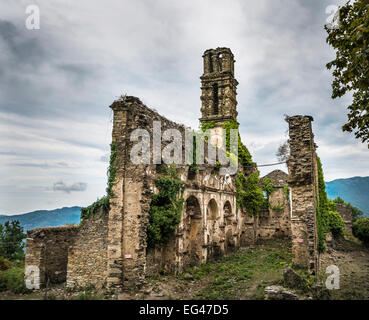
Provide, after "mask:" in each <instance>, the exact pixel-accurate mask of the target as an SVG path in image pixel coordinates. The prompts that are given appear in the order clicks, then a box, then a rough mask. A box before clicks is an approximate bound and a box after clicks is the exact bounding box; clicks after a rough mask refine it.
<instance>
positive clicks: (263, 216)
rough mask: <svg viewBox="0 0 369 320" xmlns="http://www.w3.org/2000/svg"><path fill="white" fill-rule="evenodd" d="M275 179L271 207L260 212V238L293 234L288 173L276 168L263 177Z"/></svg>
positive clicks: (270, 198)
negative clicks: (287, 193)
mask: <svg viewBox="0 0 369 320" xmlns="http://www.w3.org/2000/svg"><path fill="white" fill-rule="evenodd" d="M264 178H269V179H272V180H273V187H274V191H273V192H272V193H271V194H270V196H269V204H270V205H269V208H268V209H263V210H261V212H260V213H259V221H258V239H272V238H283V237H290V236H291V217H290V215H291V213H290V209H291V208H290V201H289V198H288V196H287V195H286V190H285V188H286V187H287V186H288V182H287V180H288V175H287V174H286V173H284V172H283V171H281V170H274V171H272V172H270V173H269V174H267V175H266V176H265V177H263V178H262V179H261V182H262V181H263V179H264Z"/></svg>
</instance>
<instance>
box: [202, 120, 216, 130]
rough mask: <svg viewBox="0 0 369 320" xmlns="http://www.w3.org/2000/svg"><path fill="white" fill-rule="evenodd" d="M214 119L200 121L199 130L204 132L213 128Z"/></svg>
mask: <svg viewBox="0 0 369 320" xmlns="http://www.w3.org/2000/svg"><path fill="white" fill-rule="evenodd" d="M215 125H216V124H215V121H203V122H201V130H202V131H203V132H205V131H206V130H209V129H213V128H215Z"/></svg>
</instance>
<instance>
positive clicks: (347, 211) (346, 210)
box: [336, 203, 352, 233]
mask: <svg viewBox="0 0 369 320" xmlns="http://www.w3.org/2000/svg"><path fill="white" fill-rule="evenodd" d="M336 206H337V212H338V213H339V214H340V215H341V217H342V219H343V221H344V222H345V231H346V232H349V233H352V209H351V208H350V207H348V206H345V205H344V204H340V203H337V204H336Z"/></svg>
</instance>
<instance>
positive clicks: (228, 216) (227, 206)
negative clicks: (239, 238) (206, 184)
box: [223, 200, 233, 225]
mask: <svg viewBox="0 0 369 320" xmlns="http://www.w3.org/2000/svg"><path fill="white" fill-rule="evenodd" d="M223 214H224V220H225V223H226V224H227V225H229V224H231V223H232V218H233V212H232V205H231V203H230V202H229V201H228V200H227V201H226V202H225V203H224V206H223Z"/></svg>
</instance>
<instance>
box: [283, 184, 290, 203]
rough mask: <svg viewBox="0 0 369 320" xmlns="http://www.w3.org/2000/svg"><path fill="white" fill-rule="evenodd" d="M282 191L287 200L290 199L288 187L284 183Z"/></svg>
mask: <svg viewBox="0 0 369 320" xmlns="http://www.w3.org/2000/svg"><path fill="white" fill-rule="evenodd" d="M283 193H284V195H285V197H286V199H287V201H290V188H289V187H288V185H285V186H284V187H283Z"/></svg>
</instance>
